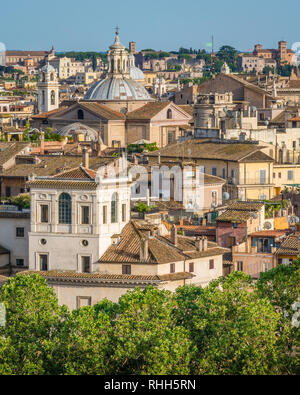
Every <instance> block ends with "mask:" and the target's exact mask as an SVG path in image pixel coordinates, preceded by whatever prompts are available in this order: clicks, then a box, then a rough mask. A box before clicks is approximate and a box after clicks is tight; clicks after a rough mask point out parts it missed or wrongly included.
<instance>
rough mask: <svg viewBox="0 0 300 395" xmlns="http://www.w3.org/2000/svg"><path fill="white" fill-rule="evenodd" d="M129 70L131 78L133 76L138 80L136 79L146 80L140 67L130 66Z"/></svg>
mask: <svg viewBox="0 0 300 395" xmlns="http://www.w3.org/2000/svg"><path fill="white" fill-rule="evenodd" d="M129 71H130V78H132V79H133V80H136V81H144V80H145V76H144V73H143V72H142V70H141V69H139V68H138V67H135V66H134V67H130V68H129Z"/></svg>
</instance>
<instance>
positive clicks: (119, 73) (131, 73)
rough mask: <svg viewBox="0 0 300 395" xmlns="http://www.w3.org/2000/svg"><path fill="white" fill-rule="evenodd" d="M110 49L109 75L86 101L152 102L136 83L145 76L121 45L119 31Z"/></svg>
mask: <svg viewBox="0 0 300 395" xmlns="http://www.w3.org/2000/svg"><path fill="white" fill-rule="evenodd" d="M109 48H110V49H109V51H108V53H107V59H108V64H109V67H108V72H107V75H106V77H105V78H104V79H103V80H101V81H97V82H96V83H95V84H94V85H93V86H92V87H91V88H90V89H89V90H88V92H87V94H86V95H85V97H84V100H93V101H113V100H115V101H137V100H141V101H150V100H152V99H151V97H150V95H149V93H148V92H147V91H146V89H145V88H144V87H143V86H142V85H141V84H139V83H138V82H137V81H136V80H139V79H141V80H143V79H144V74H143V72H142V71H141V70H139V69H137V68H136V67H135V64H134V57H133V56H132V55H129V54H128V52H127V50H126V48H125V47H124V45H122V44H121V43H120V39H119V31H118V30H117V31H116V37H115V42H114V44H113V45H111V46H110V47H109ZM131 69H132V70H131ZM134 77H137V78H134Z"/></svg>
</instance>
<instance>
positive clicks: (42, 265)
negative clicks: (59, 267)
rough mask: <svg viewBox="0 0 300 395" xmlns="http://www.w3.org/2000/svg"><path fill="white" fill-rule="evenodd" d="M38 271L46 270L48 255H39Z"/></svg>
mask: <svg viewBox="0 0 300 395" xmlns="http://www.w3.org/2000/svg"><path fill="white" fill-rule="evenodd" d="M40 271H41V272H47V271H48V255H40Z"/></svg>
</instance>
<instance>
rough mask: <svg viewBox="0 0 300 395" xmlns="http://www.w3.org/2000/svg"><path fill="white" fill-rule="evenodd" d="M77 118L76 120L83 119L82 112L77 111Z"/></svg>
mask: <svg viewBox="0 0 300 395" xmlns="http://www.w3.org/2000/svg"><path fill="white" fill-rule="evenodd" d="M77 117H78V119H84V112H83V111H82V110H78V112H77Z"/></svg>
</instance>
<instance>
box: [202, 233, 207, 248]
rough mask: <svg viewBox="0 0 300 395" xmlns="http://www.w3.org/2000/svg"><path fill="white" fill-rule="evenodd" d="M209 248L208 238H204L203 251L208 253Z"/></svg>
mask: <svg viewBox="0 0 300 395" xmlns="http://www.w3.org/2000/svg"><path fill="white" fill-rule="evenodd" d="M207 247H208V242H207V237H206V236H203V238H202V251H207Z"/></svg>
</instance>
